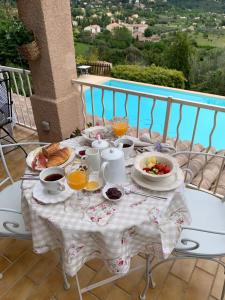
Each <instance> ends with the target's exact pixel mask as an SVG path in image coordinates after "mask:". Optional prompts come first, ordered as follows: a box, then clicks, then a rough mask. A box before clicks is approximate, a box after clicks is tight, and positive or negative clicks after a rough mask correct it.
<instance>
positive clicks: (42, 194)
mask: <svg viewBox="0 0 225 300" xmlns="http://www.w3.org/2000/svg"><path fill="white" fill-rule="evenodd" d="M72 194H73V190H72V189H71V188H70V187H69V186H68V185H67V184H66V183H65V191H63V192H59V193H57V194H51V193H49V192H47V191H46V190H45V189H44V187H43V185H42V184H41V182H40V181H39V182H37V184H35V186H34V189H33V197H34V198H35V199H36V200H37V201H39V202H41V203H43V204H55V203H59V202H63V201H65V200H66V199H68V198H69V197H70V196H71V195H72Z"/></svg>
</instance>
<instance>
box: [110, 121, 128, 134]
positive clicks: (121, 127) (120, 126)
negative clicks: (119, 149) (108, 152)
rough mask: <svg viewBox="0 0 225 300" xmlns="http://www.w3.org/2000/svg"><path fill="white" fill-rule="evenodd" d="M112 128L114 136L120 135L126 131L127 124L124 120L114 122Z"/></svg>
mask: <svg viewBox="0 0 225 300" xmlns="http://www.w3.org/2000/svg"><path fill="white" fill-rule="evenodd" d="M112 129H113V132H114V134H115V135H116V136H122V135H124V134H125V133H126V132H127V130H128V124H127V123H126V122H118V123H114V124H113V125H112Z"/></svg>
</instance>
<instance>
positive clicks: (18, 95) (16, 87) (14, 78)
mask: <svg viewBox="0 0 225 300" xmlns="http://www.w3.org/2000/svg"><path fill="white" fill-rule="evenodd" d="M12 78H13V83H14V86H15V89H16V95H17V99H18V104H19V108H20V113H21V116H22V119H23V123H22V125H25V124H26V122H25V119H24V114H23V109H22V107H21V104H20V93H19V89H18V85H17V82H16V77H15V73H14V72H12ZM16 117H17V119H18V123H21V121H20V118H19V115H18V114H17V116H16Z"/></svg>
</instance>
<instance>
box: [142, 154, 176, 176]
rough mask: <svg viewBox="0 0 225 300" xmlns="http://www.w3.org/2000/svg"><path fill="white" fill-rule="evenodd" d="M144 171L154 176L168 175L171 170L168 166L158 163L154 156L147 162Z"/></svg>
mask: <svg viewBox="0 0 225 300" xmlns="http://www.w3.org/2000/svg"><path fill="white" fill-rule="evenodd" d="M143 171H145V172H146V173H148V174H152V175H164V174H168V173H169V172H170V171H171V168H170V167H169V166H168V165H167V164H164V163H160V162H158V161H157V159H156V157H154V156H153V157H150V158H149V159H147V160H146V162H145V166H144V168H143Z"/></svg>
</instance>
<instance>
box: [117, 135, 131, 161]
mask: <svg viewBox="0 0 225 300" xmlns="http://www.w3.org/2000/svg"><path fill="white" fill-rule="evenodd" d="M114 144H115V146H116V147H118V146H119V144H122V145H123V147H122V151H123V153H124V158H125V159H128V158H130V156H131V154H132V152H133V150H134V142H133V141H132V140H131V139H128V138H120V139H117V140H116V141H115V143H114Z"/></svg>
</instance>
